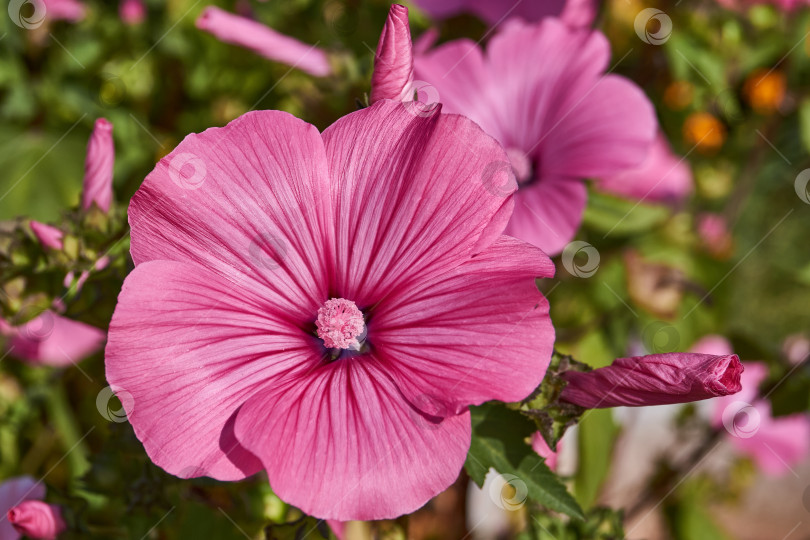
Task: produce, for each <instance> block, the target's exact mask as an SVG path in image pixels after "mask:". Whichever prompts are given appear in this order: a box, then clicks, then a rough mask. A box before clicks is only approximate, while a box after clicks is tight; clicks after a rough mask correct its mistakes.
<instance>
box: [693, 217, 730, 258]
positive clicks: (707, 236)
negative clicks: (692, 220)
mask: <svg viewBox="0 0 810 540" xmlns="http://www.w3.org/2000/svg"><path fill="white" fill-rule="evenodd" d="M697 233H698V236H700V240H701V242H702V243H703V246H704V247H705V248H706V250H707V251H708V252H709V253H711V254H712V255H714V256H715V257H727V256H729V255H731V253H732V251H733V249H734V238H733V237H732V236H731V233H730V232H729V230H728V225H727V224H726V220H725V218H724V217H723V216H721V215H720V214H708V213H707V214H701V215H699V216H698V218H697Z"/></svg>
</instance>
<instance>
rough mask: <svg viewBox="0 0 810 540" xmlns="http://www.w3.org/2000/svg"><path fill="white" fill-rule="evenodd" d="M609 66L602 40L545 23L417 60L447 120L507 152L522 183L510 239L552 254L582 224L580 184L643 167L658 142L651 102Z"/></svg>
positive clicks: (508, 28)
mask: <svg viewBox="0 0 810 540" xmlns="http://www.w3.org/2000/svg"><path fill="white" fill-rule="evenodd" d="M609 59H610V47H609V45H608V42H607V40H606V39H605V37H604V36H603V35H602V34H601V33H599V32H585V31H575V30H571V29H570V28H568V27H566V26H565V25H564V24H562V23H561V22H560V21H558V20H557V19H554V18H546V19H544V20H543V21H542V22H541V23H539V24H523V23H519V22H514V21H513V22H511V23H510V24H507V25H504V26H503V27H502V28H501V29H500V31H499V32H498V33H497V34H496V35H495V37H493V38H492V40H491V41H490V42H489V45H488V46H487V51H486V54H484V53H483V52H482V51H481V50H480V49H479V48H478V46H477V45H476V44H475V43H473V42H472V41H470V40H458V41H452V42H449V43H445V44H443V45H441V46H439V47H438V48H436V49H435V50H434V51H432V52H430V53H427V54H423V55H418V56H417V57H416V58H415V61H414V69H415V76H416V78H417V79H419V80H422V81H426V82H427V83H429V84H431V85H433V87H434V88H435V91H436V94H437V98H436V100H437V101H439V102H441V103H442V104H443V106H444V109H443V110H444V111H445V112H453V113H459V114H464V115H465V116H468V117H469V118H471V119H472V120H474V121H476V122H477V123H478V124H479V125H480V126H481V127H482V128H483V129H484V131H486V132H487V133H489V134H490V135H492V136H493V137H495V138H496V139H498V141H500V142H501V144H503V146H504V147H505V148H506V153H507V155H508V157H509V161H510V162H511V166H512V169H513V170H514V173H515V176H516V178H517V181H518V182H519V184H520V190H519V191H518V192H517V194H516V195H515V210H514V213H513V215H512V219H511V221H510V222H509V226H508V227H507V229H506V233H507V234H509V235H512V236H515V237H517V238H520V239H521V240H525V241H527V242H530V243H532V244H534V245H536V246H539V247H541V248H542V249H543V250H544V251H546V252H547V253H550V254H555V253H559V252H560V251H562V249H563V247H564V246H565V245H566V244H568V243H569V242H570V241H571V240H572V239H573V237H574V235H575V233H576V231H577V229H578V227H579V224H580V222H581V221H582V214H583V212H584V209H585V202H586V186H585V183H584V182H582V179H583V178H589V177H600V178H601V177H605V176H610V175H615V174H618V173H620V172H622V171H625V170H627V169H630V168H633V167H636V166H638V165H639V164H640V163H642V162H643V160H644V159H645V158H646V156H647V153H648V151H649V149H650V146H651V144H652V142H653V140H654V137H655V133H656V129H657V122H656V118H655V112H654V110H653V107H652V104H651V103H650V101H649V100H648V99H647V97H646V96H645V95H644V93H643V92H642V91H641V89H639V88H638V86H636V85H635V84H634V83H632V82H631V81H629V80H627V79H625V78H623V77H619V76H617V75H605V70H606V69H607V66H608V61H609ZM504 165H505V166H507V167H508V164H507V163H505V164H504Z"/></svg>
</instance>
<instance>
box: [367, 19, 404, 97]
mask: <svg viewBox="0 0 810 540" xmlns="http://www.w3.org/2000/svg"><path fill="white" fill-rule="evenodd" d="M381 99H393V100H395V101H413V54H412V52H411V31H410V27H409V26H408V8H406V7H405V6H401V5H399V4H394V5H393V6H391V10H390V11H389V13H388V19H387V20H386V21H385V26H384V27H383V31H382V33H381V34H380V42H379V43H378V45H377V52H376V54H375V56H374V75H373V76H372V78H371V96H370V101H371V103H374V102H377V101H379V100H381Z"/></svg>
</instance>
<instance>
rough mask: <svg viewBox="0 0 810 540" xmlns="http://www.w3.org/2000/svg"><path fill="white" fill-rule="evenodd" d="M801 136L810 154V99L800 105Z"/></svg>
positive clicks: (804, 100)
mask: <svg viewBox="0 0 810 540" xmlns="http://www.w3.org/2000/svg"><path fill="white" fill-rule="evenodd" d="M799 135H800V137H801V140H802V144H803V145H804V149H805V150H807V151H808V152H810V98H805V99H803V100H802V102H801V104H799Z"/></svg>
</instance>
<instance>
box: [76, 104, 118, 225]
mask: <svg viewBox="0 0 810 540" xmlns="http://www.w3.org/2000/svg"><path fill="white" fill-rule="evenodd" d="M112 129H113V126H112V124H111V123H110V122H109V120H107V119H105V118H99V119H98V120H96V125H95V126H94V127H93V133H92V135H90V142H88V143H87V158H86V159H85V162H84V187H83V191H82V209H84V210H89V209H90V207H91V206H92V205H93V203H96V205H97V206H98V207H99V208H100V209H101V210H102V211H103V212H105V213H106V212H108V211H109V210H110V205H111V204H112V181H113V163H114V161H115V147H114V146H113V138H112Z"/></svg>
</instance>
